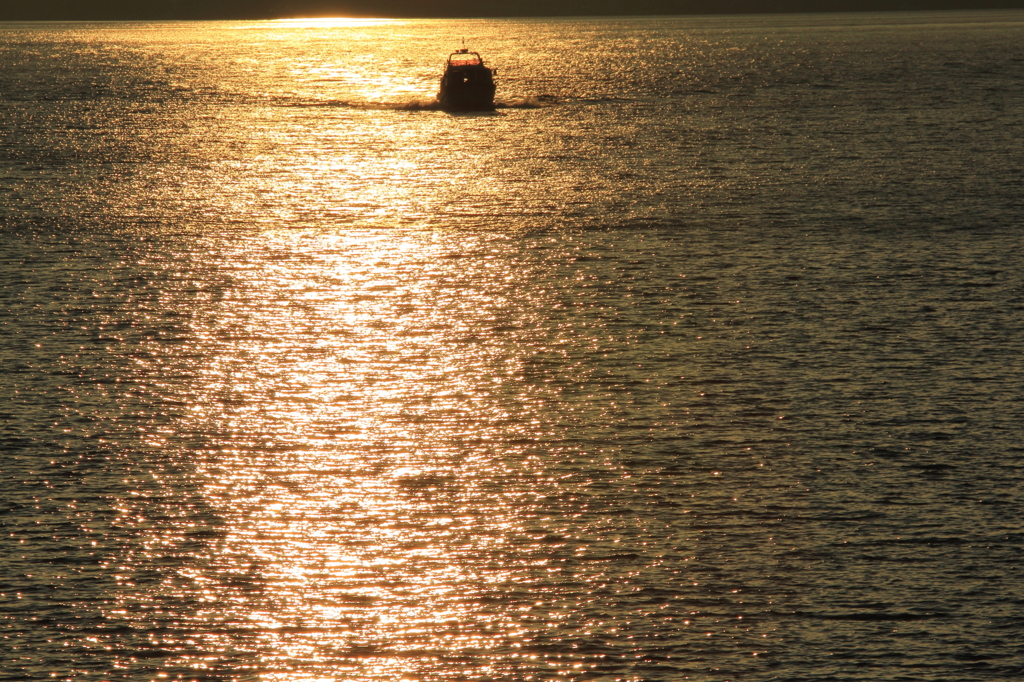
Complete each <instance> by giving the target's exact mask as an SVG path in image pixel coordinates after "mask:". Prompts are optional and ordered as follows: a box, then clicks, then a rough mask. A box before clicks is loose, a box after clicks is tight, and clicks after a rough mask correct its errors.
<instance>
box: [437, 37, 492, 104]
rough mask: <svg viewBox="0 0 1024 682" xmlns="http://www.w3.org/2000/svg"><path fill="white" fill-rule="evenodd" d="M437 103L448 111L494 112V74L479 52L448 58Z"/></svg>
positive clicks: (459, 52)
mask: <svg viewBox="0 0 1024 682" xmlns="http://www.w3.org/2000/svg"><path fill="white" fill-rule="evenodd" d="M437 103H438V104H439V105H440V107H441V108H442V109H444V110H445V111H494V73H493V72H492V71H491V69H489V68H487V67H486V66H484V60H483V58H481V57H480V55H479V54H478V53H476V52H470V51H469V50H467V49H466V48H462V49H461V50H459V51H457V52H452V53H451V54H450V55H448V63H447V64H446V65H445V69H444V75H443V76H441V90H440V91H439V92H438V93H437Z"/></svg>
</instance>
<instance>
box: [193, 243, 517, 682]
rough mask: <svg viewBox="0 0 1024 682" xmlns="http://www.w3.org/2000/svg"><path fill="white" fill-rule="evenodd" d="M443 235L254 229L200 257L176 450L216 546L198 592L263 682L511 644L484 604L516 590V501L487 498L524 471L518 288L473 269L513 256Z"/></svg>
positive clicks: (406, 670)
mask: <svg viewBox="0 0 1024 682" xmlns="http://www.w3.org/2000/svg"><path fill="white" fill-rule="evenodd" d="M452 237H453V235H450V234H443V233H433V232H425V233H424V232H417V231H408V232H405V233H402V232H398V231H392V230H388V231H376V232H372V231H369V232H351V233H347V234H323V233H317V232H313V231H303V230H299V231H287V230H276V231H275V230H268V231H265V232H263V233H261V234H257V235H255V236H251V237H246V238H243V239H241V240H239V241H238V242H237V243H234V244H226V243H222V244H221V248H222V250H221V251H219V252H217V253H216V254H212V256H213V257H212V260H211V263H212V264H213V265H214V267H216V268H217V269H218V270H219V271H220V273H219V274H220V276H223V277H229V278H230V280H231V283H230V287H229V288H226V289H225V290H224V292H223V293H224V295H223V297H222V298H220V299H219V300H217V301H211V303H210V305H209V306H208V307H206V308H205V309H203V310H202V311H201V312H200V313H199V315H197V319H196V320H195V330H196V339H195V343H196V347H194V348H192V349H190V352H192V353H193V354H197V355H198V356H200V357H202V358H204V362H203V363H202V366H201V368H200V373H201V378H198V380H197V381H196V382H195V385H196V386H197V387H198V389H197V391H196V394H195V395H194V396H193V398H192V400H191V401H190V402H191V405H190V417H189V423H188V424H187V425H185V426H184V429H183V430H185V431H188V432H191V433H195V434H207V436H206V438H205V439H204V440H205V444H204V445H203V446H202V447H201V448H200V449H197V450H196V451H195V452H193V453H192V456H193V457H194V458H195V465H196V476H197V480H198V482H199V483H200V485H201V487H202V491H203V492H202V495H203V497H204V498H205V503H206V504H207V505H208V508H209V511H210V512H211V513H212V514H213V515H215V516H216V517H217V518H218V519H219V520H220V523H222V524H223V537H221V538H219V539H218V541H217V543H216V545H215V548H213V549H212V553H211V555H210V556H209V557H208V560H209V562H210V565H209V566H206V567H203V568H193V569H192V570H193V571H194V575H192V576H191V577H192V578H193V580H194V581H195V583H194V585H193V588H200V592H201V594H202V595H203V598H204V599H207V600H209V602H210V608H209V610H208V613H209V616H210V618H212V619H216V620H217V621H219V622H221V623H231V624H233V627H234V628H235V629H236V631H239V632H242V633H243V634H242V635H241V638H242V639H245V640H253V641H251V642H249V645H248V646H249V647H252V646H254V645H256V648H257V649H258V650H259V651H262V652H264V653H263V654H262V655H261V656H260V660H259V662H258V664H257V665H258V667H259V668H261V669H262V670H263V671H264V672H263V674H262V675H261V679H266V680H299V679H301V680H316V679H386V678H390V679H402V675H404V674H409V675H413V674H416V673H417V671H420V672H422V670H423V669H424V666H425V660H427V661H432V662H430V663H428V664H427V665H426V667H427V668H430V669H444V668H445V667H446V664H445V663H444V661H446V660H450V661H454V660H457V659H458V658H459V657H461V656H464V655H465V654H466V653H467V652H468V651H473V652H476V655H478V656H479V654H480V653H482V652H486V651H487V650H488V649H495V648H501V649H503V650H506V651H507V650H509V649H514V648H515V646H516V645H515V638H516V635H517V633H518V632H520V626H519V625H518V624H517V623H515V622H514V621H513V620H512V619H510V617H509V614H504V613H500V612H490V611H489V610H488V609H487V608H486V607H481V602H480V598H481V595H483V594H484V593H486V592H487V590H488V589H500V588H498V587H496V586H499V585H500V584H502V583H505V582H509V581H510V574H509V572H508V571H507V570H505V569H504V568H503V567H502V566H501V565H500V564H496V563H494V560H493V557H494V556H499V555H500V554H501V546H502V545H503V544H505V543H506V542H507V535H508V534H509V533H515V532H516V531H517V524H518V522H517V520H516V513H515V511H514V508H512V507H510V506H509V500H508V499H505V497H504V494H508V493H512V492H513V488H510V487H509V486H507V485H503V486H500V487H499V486H495V485H493V482H494V481H495V480H500V479H502V478H505V477H509V476H511V477H512V478H513V479H514V478H515V476H516V475H517V472H516V471H515V470H516V469H517V468H519V467H520V466H522V465H524V461H523V454H522V453H521V452H516V450H517V448H516V447H515V446H510V445H509V444H508V441H509V436H510V434H511V432H512V431H515V430H516V429H522V428H523V425H522V423H521V422H520V421H519V420H518V419H517V418H516V417H515V415H513V414H512V413H511V412H512V410H513V409H514V403H515V402H516V401H517V400H518V398H517V394H518V392H519V391H518V390H517V389H516V385H517V384H519V383H521V381H522V376H521V370H522V363H523V357H522V353H523V350H524V349H525V348H528V347H529V345H528V344H526V343H524V340H523V338H522V336H523V334H526V333H528V327H529V323H530V322H529V319H528V317H529V314H525V316H524V310H523V308H522V306H521V305H520V302H518V301H516V300H514V294H515V293H516V292H517V291H519V292H521V291H522V287H523V284H524V278H528V275H529V273H528V271H524V272H516V271H515V270H513V269H512V268H510V267H509V264H510V263H512V262H513V260H514V259H510V258H508V257H507V256H508V254H507V253H505V254H502V256H503V257H502V258H500V259H498V258H495V259H487V258H486V257H484V258H480V257H479V253H478V252H479V250H481V249H484V250H491V251H494V252H495V253H496V254H497V252H499V251H501V250H503V249H507V248H508V244H507V240H494V239H493V238H484V237H476V238H474V237H467V236H466V235H461V236H459V240H458V243H457V244H455V243H453V241H452ZM503 241H504V242H505V243H502V242H503ZM470 252H477V254H476V256H475V257H474V258H472V259H471V264H469V265H468V266H467V263H466V260H467V259H466V258H465V256H466V255H467V254H468V253H470ZM513 497H514V496H513ZM513 501H514V499H513ZM483 556H489V557H492V558H491V559H489V560H487V561H482V560H481V558H480V557H483ZM238 638H239V635H237V634H236V635H233V636H232V637H229V639H235V640H237V639H238ZM237 646H238V642H237V641H235V642H234V643H232V642H225V643H224V647H225V648H230V647H237ZM339 661H347V662H348V663H349V664H350V665H351V668H352V669H351V670H350V671H349V674H350V675H352V677H351V678H349V677H343V678H339V677H337V676H336V675H337V674H338V670H337V669H336V666H337V665H338V662H339ZM321 666H324V669H321ZM327 668H330V670H328V669H327ZM417 679H419V678H417Z"/></svg>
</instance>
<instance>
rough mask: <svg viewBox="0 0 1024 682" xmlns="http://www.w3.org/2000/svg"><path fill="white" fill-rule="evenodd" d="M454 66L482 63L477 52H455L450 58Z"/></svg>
mask: <svg viewBox="0 0 1024 682" xmlns="http://www.w3.org/2000/svg"><path fill="white" fill-rule="evenodd" d="M448 63H449V64H451V65H452V66H477V65H478V64H480V63H481V62H480V57H478V56H477V55H475V54H453V55H452V56H451V57H449V58H448Z"/></svg>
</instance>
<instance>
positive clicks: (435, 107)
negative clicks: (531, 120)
mask: <svg viewBox="0 0 1024 682" xmlns="http://www.w3.org/2000/svg"><path fill="white" fill-rule="evenodd" d="M557 104H558V100H557V98H555V97H553V96H550V95H539V96H536V97H523V98H521V99H509V100H495V102H494V108H495V109H496V110H502V109H543V108H545V107H551V106H555V105H557ZM271 106H276V107H298V108H307V107H308V108H316V107H323V108H334V109H366V110H369V111H444V108H443V107H442V106H441V103H440V102H438V101H437V100H436V99H429V100H409V101H403V102H353V101H349V100H341V99H315V100H313V99H293V98H282V99H279V100H276V101H273V102H271ZM462 113H474V112H462ZM476 113H486V112H476Z"/></svg>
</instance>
